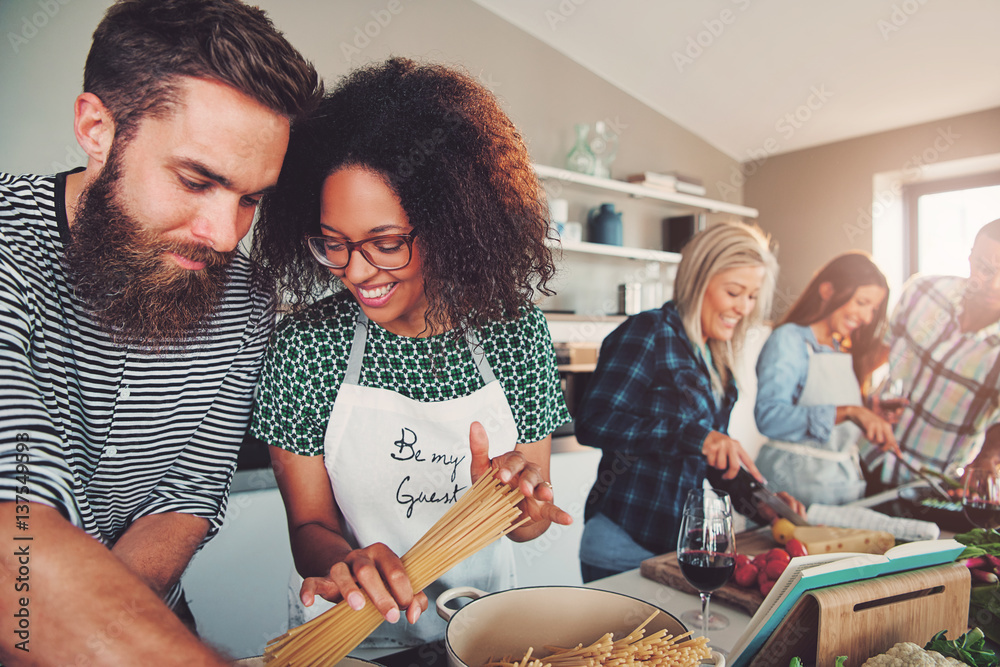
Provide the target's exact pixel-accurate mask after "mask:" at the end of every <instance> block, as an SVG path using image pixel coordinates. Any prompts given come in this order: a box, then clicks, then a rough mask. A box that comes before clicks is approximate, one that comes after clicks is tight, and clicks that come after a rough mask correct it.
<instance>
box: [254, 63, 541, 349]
mask: <svg viewBox="0 0 1000 667" xmlns="http://www.w3.org/2000/svg"><path fill="white" fill-rule="evenodd" d="M344 167H362V168H365V169H369V170H371V171H372V172H374V173H377V174H378V175H380V176H381V177H382V178H383V179H384V181H385V182H386V184H387V185H388V186H389V187H390V188H391V189H392V190H393V191H394V192H395V193H396V195H397V196H398V197H399V200H400V202H401V204H402V207H403V210H404V211H405V212H406V215H407V217H408V218H409V222H410V224H411V225H412V226H413V229H414V231H415V232H416V239H415V241H414V242H415V243H416V244H417V245H418V246H419V248H420V251H421V264H422V268H423V280H424V292H425V294H426V296H427V301H428V312H427V315H426V320H427V324H428V327H429V329H430V330H432V331H442V330H447V329H451V330H454V331H455V332H456V333H462V332H464V331H466V330H467V329H469V328H473V327H477V326H482V325H484V324H486V323H489V322H495V321H505V320H510V319H512V318H514V317H516V316H517V313H518V311H519V310H520V309H522V308H523V307H525V306H527V305H529V304H531V303H532V302H533V301H534V298H535V294H536V291H537V292H538V293H540V294H544V295H550V294H552V291H551V290H550V289H549V288H548V287H547V284H548V282H549V281H550V280H551V279H552V277H553V275H554V273H555V268H554V264H553V260H552V253H551V252H550V250H549V249H548V247H547V246H546V245H545V240H546V237H547V235H548V233H549V232H548V229H549V225H548V216H547V210H546V205H545V201H544V197H543V193H542V189H541V187H540V186H539V182H538V178H537V177H536V175H535V172H534V170H533V168H532V165H531V161H530V159H529V157H528V151H527V149H526V147H525V145H524V141H523V140H522V139H521V136H520V134H519V133H518V132H517V130H516V128H515V127H514V125H513V123H512V122H511V121H510V119H509V118H508V117H507V115H506V114H505V113H504V112H503V110H502V109H501V108H500V105H499V103H498V102H497V100H496V98H495V97H494V96H493V94H492V93H491V92H490V91H489V90H487V89H486V88H485V87H484V86H483V85H481V84H480V83H478V82H477V81H476V80H475V79H473V78H472V77H471V76H469V75H467V74H464V73H461V72H458V71H455V70H454V69H450V68H447V67H444V66H440V65H424V64H417V63H415V62H413V61H411V60H407V59H403V58H393V59H391V60H388V61H386V62H384V63H381V64H377V65H373V66H368V67H365V68H362V69H359V70H357V71H355V72H353V73H352V74H350V75H349V76H348V77H347V78H346V79H344V80H343V81H342V82H341V83H340V84H339V85H338V86H337V87H336V88H335V89H334V90H333V91H332V92H330V93H328V94H327V95H326V96H325V98H324V99H323V102H322V103H321V104H320V107H319V109H318V110H317V111H316V113H315V114H313V115H312V116H311V117H310V118H308V119H305V120H303V121H301V122H300V123H298V124H297V125H296V126H295V127H294V128H293V129H292V135H291V139H290V141H289V146H288V153H287V156H286V158H285V163H284V167H283V169H282V172H281V176H280V177H279V179H278V185H277V189H276V191H275V192H273V193H269V194H268V196H267V197H265V201H264V203H263V204H262V206H261V210H260V218H259V219H258V221H257V224H256V226H255V231H254V235H253V255H254V257H255V258H256V259H257V261H258V262H260V263H261V265H262V269H263V270H264V271H265V272H266V274H267V275H268V277H269V278H271V279H273V280H276V281H277V282H279V283H280V284H281V285H282V286H283V288H284V289H285V290H286V296H287V297H288V298H289V299H290V301H291V303H292V305H293V307H302V306H304V305H306V304H307V303H308V301H310V300H311V298H314V297H315V296H316V295H317V294H318V293H319V292H320V291H321V290H322V289H323V288H325V287H329V286H331V285H336V284H337V283H338V282H339V281H337V279H336V278H335V277H333V275H332V274H331V273H330V271H329V270H328V269H326V268H324V267H322V266H320V265H319V263H317V262H316V261H315V260H314V259H313V257H312V256H311V255H310V253H309V250H308V248H307V247H306V244H305V242H304V239H303V237H304V236H306V235H309V234H319V233H320V227H319V217H320V193H321V191H322V186H323V183H324V181H325V180H326V178H327V177H328V176H329V175H330V174H332V173H334V172H336V171H337V170H339V169H342V168H344Z"/></svg>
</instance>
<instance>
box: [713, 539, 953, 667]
mask: <svg viewBox="0 0 1000 667" xmlns="http://www.w3.org/2000/svg"><path fill="white" fill-rule="evenodd" d="M964 549H965V545H963V544H962V543H960V542H956V541H955V540H923V541H920V542H909V543H906V544H900V545H899V546H895V547H893V548H892V549H889V550H888V551H886V552H885V554H882V555H878V554H858V553H828V554H817V555H815V556H800V557H799V558H793V559H792V560H791V562H790V563H789V564H788V567H787V568H786V569H785V571H784V572H783V573H782V575H781V577H779V578H778V581H777V583H775V584H774V588H772V589H771V592H770V593H768V594H767V597H765V598H764V602H763V603H761V605H760V608H759V609H757V613H755V614H754V615H753V618H751V619H750V622H749V623H748V624H747V627H746V630H744V631H743V634H742V635H740V638H739V639H738V640H736V644H735V645H734V646H733V650H732V651H731V652H730V653H729V655H730V658H729V662H730V664H732V665H733V667H746V665H748V664H750V661H751V660H752V659H753V657H754V656H755V655H756V654H757V651H759V650H760V648H761V646H763V645H764V642H765V641H767V638H768V637H770V636H771V633H772V632H774V630H775V629H776V628H777V627H778V625H779V624H780V623H781V621H782V619H784V618H785V616H786V615H787V614H788V612H789V611H791V609H792V607H793V606H794V605H795V603H796V602H797V601H798V599H799V598H800V597H802V595H803V594H804V593H806V592H807V591H811V590H813V589H816V588H824V587H826V586H835V585H837V584H846V583H849V582H851V581H860V580H862V579H871V578H873V577H877V576H879V575H881V574H891V573H893V572H903V571H905V570H914V569H917V568H922V567H931V566H933V565H942V564H944V563H950V562H951V561H953V560H955V559H956V558H957V557H958V555H959V554H960V553H962V551H963V550H964Z"/></svg>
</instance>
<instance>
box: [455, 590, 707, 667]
mask: <svg viewBox="0 0 1000 667" xmlns="http://www.w3.org/2000/svg"><path fill="white" fill-rule="evenodd" d="M461 598H469V599H471V602H469V603H467V604H465V606H463V607H461V608H460V609H458V610H455V609H453V608H452V607H450V606H449V603H450V602H452V601H454V600H458V599H461ZM436 606H437V612H438V614H439V615H440V616H441V617H442V618H443V619H445V620H446V621H448V627H447V630H446V631H445V646H446V649H447V653H448V664H449V666H450V667H487V666H488V667H515V666H517V665H523V666H524V667H541V665H542V664H551V665H553V667H556V666H557V665H560V664H566V665H568V664H579V663H580V658H582V657H583V656H587V658H586V659H587V660H590V661H591V662H590V663H589V664H592V665H604V664H609V665H610V664H614V665H621V666H623V667H626V666H628V665H632V664H634V665H637V666H638V665H639V664H640V663H641V664H642V665H643V666H644V667H668V666H669V667H688V666H693V665H700V664H702V663H708V664H714V665H716V666H717V667H724V665H725V659H724V658H723V657H722V655H721V654H719V653H718V652H716V651H713V650H712V649H711V647H709V646H708V639H707V638H705V637H695V636H692V635H691V634H690V633H688V631H687V629H686V628H685V627H684V624H683V623H681V622H680V620H678V619H677V618H676V617H674V616H673V615H672V614H670V613H668V612H666V611H664V610H663V609H660V608H659V607H656V606H655V605H652V604H650V603H648V602H645V601H643V600H639V599H637V598H633V597H630V596H628V595H622V594H621V593H613V592H611V591H602V590H598V589H595V588H584V587H580V586H536V587H530V588H514V589H511V590H507V591H500V592H498V593H484V592H483V591H480V590H478V589H475V588H464V587H463V588H452V589H449V590H447V591H445V592H444V593H442V594H441V595H440V596H439V597H438V598H437V600H436Z"/></svg>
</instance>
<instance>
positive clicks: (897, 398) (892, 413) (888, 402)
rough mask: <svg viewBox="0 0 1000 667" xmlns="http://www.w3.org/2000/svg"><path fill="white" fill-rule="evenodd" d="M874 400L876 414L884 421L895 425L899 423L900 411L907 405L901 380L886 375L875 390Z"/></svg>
mask: <svg viewBox="0 0 1000 667" xmlns="http://www.w3.org/2000/svg"><path fill="white" fill-rule="evenodd" d="M875 398H876V400H877V401H878V412H880V413H881V414H882V417H883V418H884V419H885V420H886V421H888V422H890V423H893V424H895V423H896V422H897V421H899V412H900V410H902V409H903V408H905V407H906V406H907V404H908V403H909V401H907V399H906V392H905V390H904V388H903V378H893V377H892V376H891V375H886V376H885V377H884V378H883V379H882V381H881V382H880V383H879V385H878V387H877V388H876V389H875Z"/></svg>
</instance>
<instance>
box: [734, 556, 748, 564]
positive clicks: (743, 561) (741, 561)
mask: <svg viewBox="0 0 1000 667" xmlns="http://www.w3.org/2000/svg"><path fill="white" fill-rule="evenodd" d="M734 560H735V561H736V567H739V566H741V565H749V564H750V561H751V558H750V556H747V555H746V554H736V558H735V559H734Z"/></svg>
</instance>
